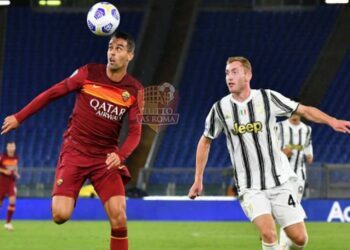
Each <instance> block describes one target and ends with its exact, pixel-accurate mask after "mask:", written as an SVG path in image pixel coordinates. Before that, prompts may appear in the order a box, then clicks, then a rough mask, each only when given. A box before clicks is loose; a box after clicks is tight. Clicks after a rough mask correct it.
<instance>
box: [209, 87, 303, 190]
mask: <svg viewBox="0 0 350 250" xmlns="http://www.w3.org/2000/svg"><path fill="white" fill-rule="evenodd" d="M297 107H298V103H297V102H294V101H292V100H290V99H289V98H286V97H284V96H283V95H281V94H280V93H278V92H276V91H272V90H264V89H260V90H254V89H252V90H251V93H250V96H249V98H248V99H247V100H245V101H244V102H238V101H236V100H234V99H233V96H232V95H231V94H229V95H227V96H225V97H223V98H222V99H221V100H220V101H218V102H216V103H215V104H214V105H213V107H212V108H211V110H210V112H209V114H208V116H207V118H206V121H205V130H204V136H205V137H207V138H210V139H215V138H217V137H218V136H219V134H220V133H221V132H224V133H225V135H226V141H227V147H228V151H229V153H230V157H231V161H232V164H233V166H234V175H235V176H234V177H235V181H236V185H237V188H238V191H239V193H240V194H241V193H243V191H244V190H246V189H257V190H265V189H269V188H272V187H275V186H279V185H281V184H282V183H284V182H286V181H287V180H288V179H289V178H290V177H291V176H295V174H294V173H293V171H291V169H290V167H289V162H288V159H287V157H286V156H285V155H284V154H283V153H282V151H281V150H280V147H279V144H278V138H277V132H276V130H275V126H276V117H277V116H290V115H291V114H292V113H293V112H294V111H295V110H296V109H297Z"/></svg>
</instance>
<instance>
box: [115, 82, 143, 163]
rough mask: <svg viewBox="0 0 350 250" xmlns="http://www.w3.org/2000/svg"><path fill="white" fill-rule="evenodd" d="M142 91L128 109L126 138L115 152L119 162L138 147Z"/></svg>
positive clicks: (140, 127) (140, 128) (140, 130)
mask: <svg viewBox="0 0 350 250" xmlns="http://www.w3.org/2000/svg"><path fill="white" fill-rule="evenodd" d="M142 103H143V89H141V90H139V91H138V94H137V98H136V101H135V102H134V103H133V104H132V106H131V107H130V109H129V113H128V115H129V118H128V119H129V120H128V126H129V131H128V136H127V138H126V139H125V141H124V143H123V145H122V146H121V148H120V150H119V151H118V152H117V154H118V155H119V157H120V159H121V161H125V160H126V159H127V158H128V157H129V156H130V155H131V153H132V152H133V151H134V150H135V148H136V147H137V146H138V145H139V143H140V140H141V132H142V124H141V120H142V112H143V105H142Z"/></svg>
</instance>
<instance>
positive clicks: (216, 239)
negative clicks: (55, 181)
mask: <svg viewBox="0 0 350 250" xmlns="http://www.w3.org/2000/svg"><path fill="white" fill-rule="evenodd" d="M13 225H14V226H15V231H13V232H8V231H6V230H5V229H3V228H0V249H1V250H59V249H60V250H62V249H64V250H82V249H84V250H108V249H109V248H108V245H109V224H108V222H106V221H99V222H80V221H71V222H68V223H66V224H64V225H61V226H57V225H55V224H54V223H52V222H49V221H14V223H13ZM1 227H2V226H1ZM128 228H129V244H130V249H131V250H185V249H188V250H214V249H215V250H226V249H227V250H232V249H237V250H255V249H257V250H258V249H261V246H260V241H259V237H258V235H257V232H256V230H255V229H254V226H253V225H252V224H250V223H236V222H198V223H195V222H134V221H132V222H129V224H128ZM307 228H308V231H309V235H310V241H309V245H308V247H307V248H306V249H310V250H326V249H327V250H337V249H339V250H343V249H350V225H349V224H341V223H307Z"/></svg>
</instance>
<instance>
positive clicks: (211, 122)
mask: <svg viewBox="0 0 350 250" xmlns="http://www.w3.org/2000/svg"><path fill="white" fill-rule="evenodd" d="M218 105H219V102H217V103H215V104H214V105H213V107H212V108H211V110H210V112H209V114H208V115H207V118H206V119H205V129H204V133H203V135H204V136H205V137H207V138H210V139H215V138H217V137H218V136H219V135H220V134H221V132H222V129H223V126H222V122H221V121H220V118H219V115H218V110H217V108H218Z"/></svg>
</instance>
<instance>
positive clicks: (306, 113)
mask: <svg viewBox="0 0 350 250" xmlns="http://www.w3.org/2000/svg"><path fill="white" fill-rule="evenodd" d="M296 113H297V114H299V115H301V116H302V117H304V118H305V119H307V120H309V121H313V122H316V123H323V124H327V125H328V126H330V127H331V128H333V129H334V130H335V131H337V132H342V133H347V134H350V121H345V120H338V119H336V118H334V117H332V116H329V115H328V114H326V113H324V112H322V111H321V110H319V109H317V108H315V107H311V106H305V105H302V104H300V105H299V106H298V108H297V110H296Z"/></svg>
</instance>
